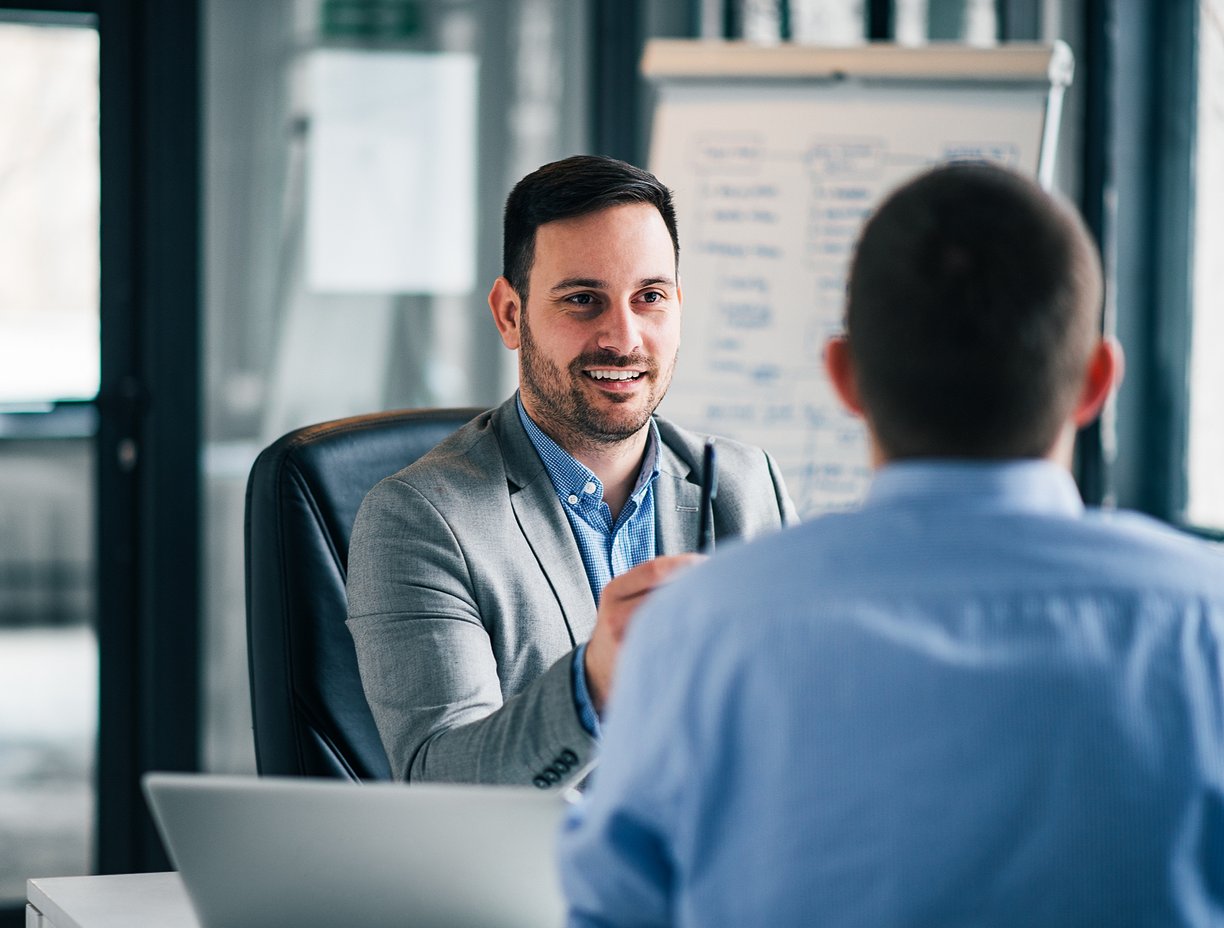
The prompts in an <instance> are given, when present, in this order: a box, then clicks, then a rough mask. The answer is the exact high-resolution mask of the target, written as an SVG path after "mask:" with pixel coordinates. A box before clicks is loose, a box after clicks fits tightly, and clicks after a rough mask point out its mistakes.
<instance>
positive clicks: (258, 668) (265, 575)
mask: <svg viewBox="0 0 1224 928" xmlns="http://www.w3.org/2000/svg"><path fill="white" fill-rule="evenodd" d="M480 412H482V410H480V409H430V410H404V411H396V412H383V413H375V414H372V415H367V416H354V417H352V418H347V419H337V420H335V421H332V422H324V423H321V424H319V425H312V426H307V427H305V428H300V429H296V430H294V431H292V432H290V433H289V434H287V435H285V436H284V437H282V438H280V439H279V440H278V441H276V442H275V443H273V444H271V445H269V446H268V447H267V448H265V449H264V450H263V451H262V452H261V453H260V455H259V457H258V458H256V460H255V464H254V465H253V466H252V468H251V474H250V478H249V479H248V481H247V495H246V611H247V661H248V669H249V672H250V680H251V712H252V716H253V720H254V729H255V758H256V764H257V767H258V770H259V772H260V773H261V774H264V775H281V776H324V777H340V778H348V779H352V780H385V779H389V778H390V769H389V767H388V765H387V758H386V755H385V754H384V752H383V747H382V742H381V741H380V740H379V737H378V731H377V729H376V728H375V727H374V719H373V717H372V716H371V715H370V708H369V706H368V705H367V704H366V701H365V694H364V693H363V691H362V688H361V678H360V676H359V675H358V671H357V657H356V651H355V649H354V647H353V641H352V638H351V637H350V636H349V631H348V628H347V627H346V626H345V618H346V614H347V601H346V597H345V590H344V584H345V579H346V577H347V573H348V549H349V535H350V533H351V531H352V528H353V520H354V519H355V518H356V516H357V508H358V507H359V506H360V505H361V501H362V499H363V498H364V497H365V495H366V493H367V492H368V491H369V490H370V488H371V487H373V486H374V484H376V483H377V482H378V481H379V480H381V479H382V478H383V477H387V476H390V475H391V474H393V473H395V472H396V471H398V470H399V469H400V468H402V467H404V466H406V465H408V464H410V463H412V462H413V461H415V460H416V459H417V458H419V457H420V456H421V455H422V454H424V453H425V452H426V451H428V450H429V449H431V448H432V447H434V445H436V444H437V443H438V442H440V441H441V440H442V439H444V438H446V437H447V436H448V435H450V434H451V433H452V432H454V431H455V430H456V429H457V428H459V426H461V425H463V424H464V423H465V422H467V421H469V420H470V419H472V418H473V417H475V416H476V415H478V414H479V413H480Z"/></svg>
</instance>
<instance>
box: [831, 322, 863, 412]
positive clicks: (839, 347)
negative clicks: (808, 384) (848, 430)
mask: <svg viewBox="0 0 1224 928" xmlns="http://www.w3.org/2000/svg"><path fill="white" fill-rule="evenodd" d="M824 368H825V373H826V374H828V375H829V381H830V382H831V383H832V384H833V391H834V392H835V393H836V394H837V398H838V399H839V400H841V402H842V405H843V406H845V407H846V409H848V410H849V411H850V412H851V413H852V414H854V415H856V416H860V417H861V416H862V415H863V402H862V399H861V398H860V397H859V389H858V378H857V377H856V376H855V373H854V361H853V360H852V359H851V357H850V342H849V341H847V340H846V336H844V335H835V336H833V337H832V338H830V339H829V340H828V341H827V342H826V343H825V350H824Z"/></svg>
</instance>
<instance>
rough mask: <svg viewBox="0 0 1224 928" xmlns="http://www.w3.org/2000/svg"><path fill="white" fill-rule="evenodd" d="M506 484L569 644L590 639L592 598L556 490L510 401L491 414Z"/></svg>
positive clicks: (593, 613)
mask: <svg viewBox="0 0 1224 928" xmlns="http://www.w3.org/2000/svg"><path fill="white" fill-rule="evenodd" d="M493 421H494V428H495V429H496V431H497V436H498V441H499V442H500V444H501V449H502V458H503V459H504V461H505V466H506V479H507V480H508V481H509V484H510V487H509V489H510V505H511V507H512V508H513V509H514V516H515V518H516V519H517V520H518V524H519V528H520V529H521V530H522V532H523V537H524V538H526V539H527V543H528V544H529V545H530V546H531V550H532V552H534V554H535V557H536V560H537V561H538V562H539V565H540V569H541V570H542V571H543V572H544V576H545V577H547V579H548V583H549V585H550V586H551V587H552V591H553V594H554V595H555V596H556V597H557V602H558V603H559V604H560V605H561V612H562V614H563V615H564V616H565V622H566V624H567V625H568V626H569V631H570V637H571V638H572V639H573V642H574V644H580V643H581V642H584V641H586V640H587V639H588V638H590V637H591V632H592V630H593V629H594V628H595V597H594V596H593V595H592V593H591V583H590V581H589V580H588V579H587V575H586V568H585V567H584V566H583V564H582V554H581V552H580V551H579V550H578V543H577V542H576V541H575V540H574V531H573V529H572V528H571V527H570V524H569V519H568V518H566V515H565V512H564V510H562V508H561V503H560V501H559V500H558V499H557V493H556V490H555V489H554V488H553V485H552V481H551V480H550V479H549V477H548V471H547V470H546V469H545V467H544V463H543V462H542V461H541V460H540V456H539V455H538V454H536V450H535V446H534V445H532V444H531V439H530V438H528V437H527V432H526V431H524V429H523V424H522V422H520V421H519V417H518V408H517V407H516V405H515V401H514V399H513V398H511V399H510V400H509V401H508V402H506V403H503V404H502V405H501V407H500V408H499V409H498V410H497V411H496V412H495V413H494V414H493Z"/></svg>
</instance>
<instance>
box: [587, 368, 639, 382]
mask: <svg viewBox="0 0 1224 928" xmlns="http://www.w3.org/2000/svg"><path fill="white" fill-rule="evenodd" d="M583 373H584V374H586V375H587V376H588V377H590V378H591V379H592V380H614V381H624V380H637V379H638V378H640V377H641V376H642V374H644V373H645V371H625V370H594V371H583Z"/></svg>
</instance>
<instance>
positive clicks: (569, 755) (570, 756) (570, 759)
mask: <svg viewBox="0 0 1224 928" xmlns="http://www.w3.org/2000/svg"><path fill="white" fill-rule="evenodd" d="M561 760H563V761H565V762H566V763H567V764H569V765H570V766H571V767H572V766H574V764H576V763H578V755H577V754H575V753H574V752H573V751H571V750H570V749H569V748H566V749H565V750H564V751H562V752H561Z"/></svg>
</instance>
